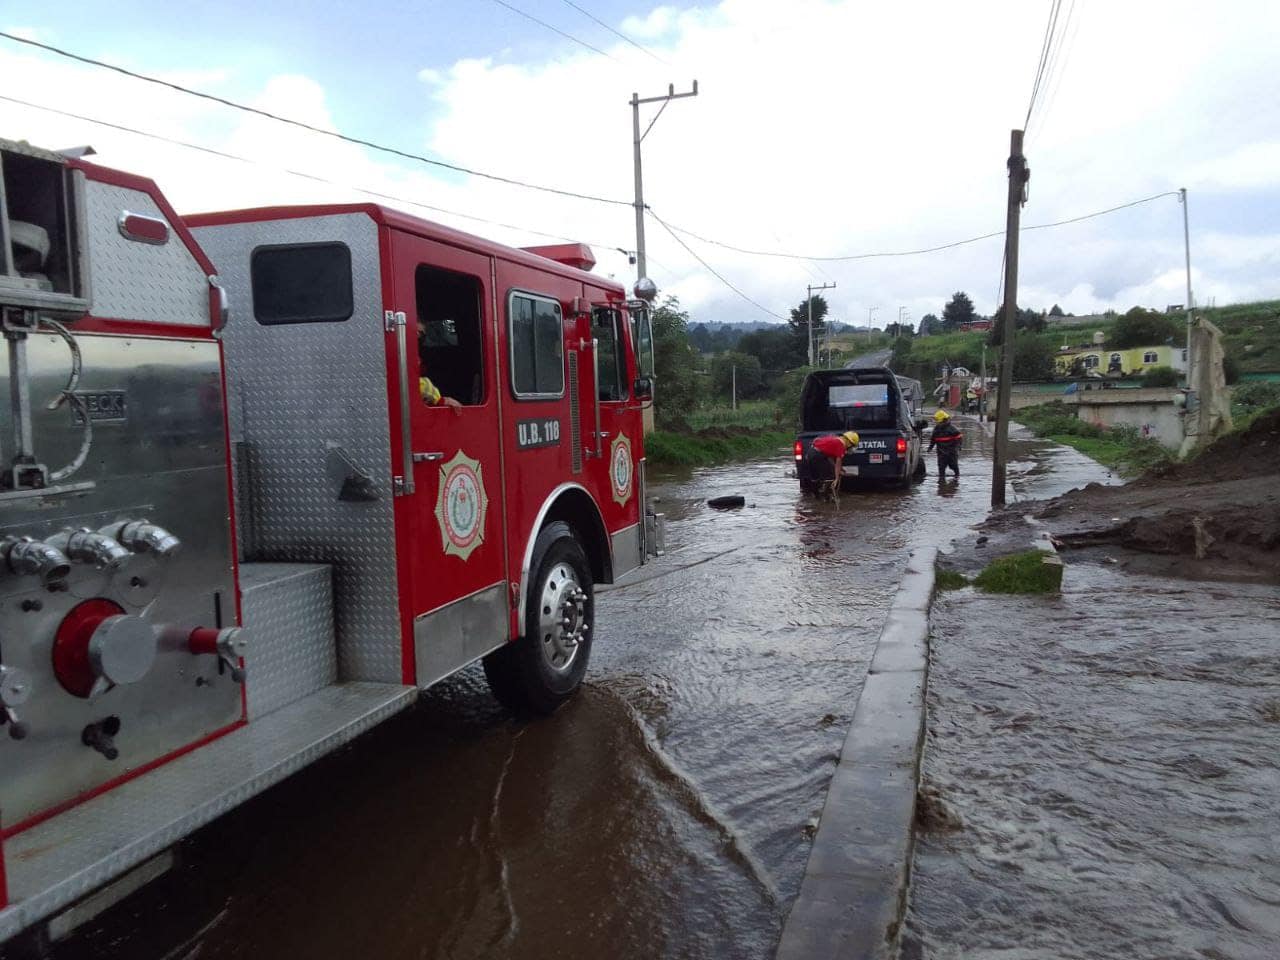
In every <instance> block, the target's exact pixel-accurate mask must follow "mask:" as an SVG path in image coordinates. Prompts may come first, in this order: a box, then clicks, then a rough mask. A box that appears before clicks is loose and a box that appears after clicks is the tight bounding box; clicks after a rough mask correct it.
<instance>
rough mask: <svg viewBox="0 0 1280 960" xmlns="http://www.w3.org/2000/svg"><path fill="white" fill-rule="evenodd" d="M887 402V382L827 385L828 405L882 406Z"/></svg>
mask: <svg viewBox="0 0 1280 960" xmlns="http://www.w3.org/2000/svg"><path fill="white" fill-rule="evenodd" d="M888 403H889V385H888V384H887V383H854V384H843V383H842V384H835V385H833V386H830V387H827V406H829V407H868V406H871V407H883V406H887V405H888Z"/></svg>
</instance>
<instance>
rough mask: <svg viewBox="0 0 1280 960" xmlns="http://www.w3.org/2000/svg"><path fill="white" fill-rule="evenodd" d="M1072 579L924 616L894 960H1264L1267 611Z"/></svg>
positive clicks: (1271, 794)
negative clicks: (929, 653)
mask: <svg viewBox="0 0 1280 960" xmlns="http://www.w3.org/2000/svg"><path fill="white" fill-rule="evenodd" d="M1068 561H1069V562H1068V567H1067V571H1066V577H1065V578H1064V581H1063V592H1062V596H1061V597H1054V598H1044V597H999V598H994V597H980V596H977V595H975V594H974V593H973V592H972V590H968V589H966V590H962V591H959V592H957V593H955V594H950V595H947V597H946V599H944V600H942V601H940V602H939V603H938V604H936V605H935V607H934V616H933V642H932V648H933V665H932V667H931V672H930V678H929V688H930V693H929V724H928V739H927V742H926V747H925V755H924V767H923V769H924V791H923V792H924V795H925V796H926V797H927V798H928V800H927V802H926V804H925V806H924V812H925V813H926V816H925V817H923V818H922V819H923V821H924V822H925V823H926V826H927V829H926V830H925V831H924V832H923V833H922V834H921V836H920V838H919V839H918V841H917V845H916V853H915V861H914V866H913V874H912V890H911V900H910V909H909V912H908V919H907V926H906V937H905V949H904V953H903V956H904V958H906V960H918V958H931V960H959V958H964V960H987V958H1000V960H1031V958H1044V960H1060V958H1061V960H1072V958H1081V960H1092V958H1099V957H1125V958H1131V960H1148V958H1150V960H1156V958H1166V957H1201V958H1211V960H1227V958H1232V960H1253V958H1256V960H1274V958H1275V957H1280V841H1278V840H1277V834H1276V827H1277V823H1278V822H1280V820H1278V817H1280V801H1278V800H1277V797H1278V796H1280V594H1278V593H1277V591H1276V589H1275V587H1274V586H1259V585H1256V584H1221V583H1213V584H1206V583H1197V582H1193V581H1186V580H1176V579H1166V578H1161V577H1154V576H1147V575H1133V574H1128V573H1125V572H1124V571H1122V570H1120V569H1118V568H1117V567H1116V566H1114V565H1107V564H1101V563H1077V562H1072V561H1071V558H1070V557H1068ZM1030 624H1034V625H1035V628H1034V629H1029V628H1028V625H1030Z"/></svg>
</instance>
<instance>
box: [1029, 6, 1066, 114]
mask: <svg viewBox="0 0 1280 960" xmlns="http://www.w3.org/2000/svg"><path fill="white" fill-rule="evenodd" d="M1061 7H1062V0H1052V3H1051V4H1050V5H1049V20H1048V22H1047V23H1046V24H1045V28H1044V40H1043V41H1041V43H1040V62H1039V63H1038V64H1037V65H1036V78H1035V82H1034V83H1032V85H1031V98H1030V100H1028V101H1027V116H1026V119H1025V120H1023V122H1022V129H1023V131H1024V132H1025V131H1026V130H1027V128H1028V127H1030V126H1031V111H1032V110H1034V109H1035V105H1036V97H1037V96H1038V95H1039V93H1040V84H1041V81H1042V79H1043V78H1044V73H1045V66H1046V64H1048V62H1049V51H1050V49H1051V48H1052V46H1053V40H1054V30H1055V28H1056V27H1057V24H1058V11H1059V10H1060V9H1061Z"/></svg>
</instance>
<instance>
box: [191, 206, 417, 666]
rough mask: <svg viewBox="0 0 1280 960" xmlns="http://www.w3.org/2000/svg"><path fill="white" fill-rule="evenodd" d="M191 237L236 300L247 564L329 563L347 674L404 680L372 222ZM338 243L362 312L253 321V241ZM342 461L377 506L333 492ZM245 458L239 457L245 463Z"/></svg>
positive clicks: (300, 222) (229, 347) (234, 369)
mask: <svg viewBox="0 0 1280 960" xmlns="http://www.w3.org/2000/svg"><path fill="white" fill-rule="evenodd" d="M195 233H196V237H197V239H198V240H199V242H200V245H201V246H202V247H203V248H204V250H205V252H206V253H207V254H208V255H209V257H210V258H211V259H212V260H213V262H214V265H215V266H216V267H217V270H218V276H219V277H220V278H221V279H222V282H223V284H224V285H225V286H226V288H227V293H228V296H229V299H230V304H231V319H230V320H229V321H228V323H227V327H226V330H225V331H224V343H225V346H226V356H227V389H228V394H229V396H228V404H229V409H230V414H231V429H232V438H233V439H234V440H235V441H237V442H240V441H243V442H244V443H245V444H246V445H247V450H248V451H249V454H250V456H249V460H250V461H251V464H252V469H251V471H250V475H249V477H248V480H247V486H248V487H249V489H250V503H248V504H241V505H240V506H239V507H238V510H239V511H240V513H241V514H242V515H243V514H244V512H245V511H246V510H247V511H251V517H252V527H253V536H254V547H253V549H254V552H253V554H252V555H251V556H250V557H249V559H251V560H270V561H283V562H297V563H327V564H330V565H332V567H333V602H334V610H335V619H336V631H337V645H338V675H339V676H340V677H341V678H342V679H344V680H380V681H383V682H387V683H398V682H399V681H400V678H401V639H400V622H399V593H398V590H397V586H396V555H395V536H394V534H395V525H394V516H393V513H392V489H391V435H390V419H389V415H388V411H387V386H386V383H387V366H386V364H387V361H386V347H385V332H384V330H383V320H382V274H381V269H380V266H379V261H378V231H377V226H376V224H374V222H373V221H372V220H371V219H369V217H367V216H366V215H364V214H339V215H336V216H323V217H303V218H298V219H293V220H278V221H270V222H264V223H240V224H226V225H221V226H212V227H201V228H198V229H197V230H196V231H195ZM334 240H337V241H341V242H343V243H345V244H347V246H348V247H349V248H350V249H351V268H352V288H353V294H354V301H355V305H356V312H355V313H354V315H353V316H352V317H351V318H350V319H349V320H346V321H343V322H341V323H300V324H287V325H282V326H263V325H261V324H259V323H258V322H257V321H256V320H254V318H253V303H252V292H251V287H250V278H249V258H250V255H251V254H252V252H253V250H254V248H255V247H258V246H261V245H265V244H276V243H315V242H320V241H334ZM237 449H241V448H240V447H237ZM338 451H341V455H339V453H338ZM344 456H345V460H349V461H350V462H351V463H354V464H355V465H356V466H358V467H359V469H360V470H362V471H363V472H364V473H366V474H368V475H369V476H370V477H371V478H372V482H373V486H374V488H375V489H376V491H377V493H378V497H379V498H378V499H377V500H373V501H363V502H351V501H343V500H339V499H338V494H339V492H340V490H341V488H342V481H343V477H344V475H345V473H344V470H345V469H346V468H344V466H343V464H344V462H345V460H344ZM245 466H246V465H245V464H244V463H237V465H236V469H237V470H238V471H242V470H243V469H244V467H245ZM335 468H336V470H335Z"/></svg>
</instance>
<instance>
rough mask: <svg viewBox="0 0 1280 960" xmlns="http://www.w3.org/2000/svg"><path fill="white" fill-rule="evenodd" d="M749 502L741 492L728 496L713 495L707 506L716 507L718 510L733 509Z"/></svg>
mask: <svg viewBox="0 0 1280 960" xmlns="http://www.w3.org/2000/svg"><path fill="white" fill-rule="evenodd" d="M746 502H747V498H746V497H744V496H742V495H741V494H737V493H735V494H733V495H732V496H728V497H712V498H711V499H710V500H708V501H707V506H709V507H715V508H716V509H717V510H732V509H734V508H735V507H740V506H742V505H743V504H744V503H746Z"/></svg>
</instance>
